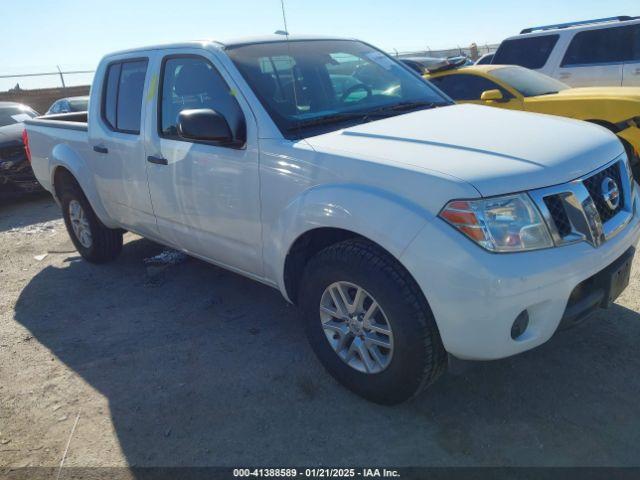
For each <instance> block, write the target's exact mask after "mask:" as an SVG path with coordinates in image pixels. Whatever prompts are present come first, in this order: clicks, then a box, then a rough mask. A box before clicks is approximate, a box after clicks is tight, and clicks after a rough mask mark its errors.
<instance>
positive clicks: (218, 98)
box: [147, 49, 262, 276]
mask: <svg viewBox="0 0 640 480" xmlns="http://www.w3.org/2000/svg"><path fill="white" fill-rule="evenodd" d="M155 72H157V74H158V78H159V81H158V95H157V101H154V103H153V106H152V107H151V108H150V109H149V110H148V111H149V112H150V114H151V115H152V117H153V120H152V121H148V122H147V127H148V135H147V155H148V163H147V165H148V169H149V189H150V192H151V198H152V201H153V206H154V212H155V214H156V217H157V222H158V229H159V231H160V234H161V236H162V238H163V239H165V240H166V241H168V242H171V243H172V244H174V245H175V246H178V247H180V248H182V249H185V250H187V251H189V252H191V253H193V254H195V255H196V256H200V257H203V258H206V259H207V260H210V261H212V262H214V263H219V264H222V265H224V266H226V267H229V268H232V269H236V270H239V271H241V272H243V273H247V274H250V275H254V276H260V275H261V274H262V237H261V235H262V226H261V221H260V197H259V195H260V183H259V174H258V138H257V137H258V135H257V126H256V123H255V120H254V117H253V114H252V112H251V109H250V108H249V105H248V103H247V102H246V101H245V100H244V98H243V97H242V96H241V95H240V94H239V93H238V89H237V87H236V85H235V83H234V82H233V80H232V79H231V77H230V76H229V74H228V72H227V71H226V70H225V68H224V67H223V66H222V64H221V63H220V61H219V60H218V59H217V58H216V57H215V56H214V55H213V54H212V53H211V52H209V51H208V50H202V49H184V50H174V51H173V52H172V53H171V54H170V55H166V56H164V58H162V59H161V61H158V65H157V66H156V68H155ZM187 109H213V110H215V111H217V112H218V113H220V114H222V115H223V116H224V117H225V118H226V119H227V121H228V123H229V125H230V127H231V129H232V130H233V131H234V132H239V136H241V137H244V138H246V140H245V142H244V144H243V145H240V146H220V145H214V144H209V143H205V142H197V141H192V140H187V139H185V138H182V137H180V135H179V134H178V115H179V114H180V112H181V111H182V110H187ZM150 120H151V119H150Z"/></svg>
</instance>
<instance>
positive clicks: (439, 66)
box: [399, 56, 473, 75]
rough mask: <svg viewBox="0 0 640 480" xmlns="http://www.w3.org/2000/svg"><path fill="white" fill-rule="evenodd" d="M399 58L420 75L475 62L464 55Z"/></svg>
mask: <svg viewBox="0 0 640 480" xmlns="http://www.w3.org/2000/svg"><path fill="white" fill-rule="evenodd" d="M399 60H400V61H401V62H402V63H404V64H405V65H406V66H408V67H409V68H411V69H413V70H415V71H416V72H417V73H419V74H420V75H425V74H427V73H435V72H440V71H442V70H449V69H452V68H458V67H463V66H466V65H472V64H473V62H471V61H470V60H469V59H468V58H467V57H464V56H458V57H448V58H437V57H403V58H399Z"/></svg>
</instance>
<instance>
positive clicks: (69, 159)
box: [50, 143, 119, 228]
mask: <svg viewBox="0 0 640 480" xmlns="http://www.w3.org/2000/svg"><path fill="white" fill-rule="evenodd" d="M50 165H51V170H50V178H51V185H54V186H55V183H54V180H55V175H56V172H57V170H58V169H59V168H65V169H66V170H68V171H69V172H71V174H72V175H73V176H74V178H75V179H76V181H77V182H78V184H79V185H80V188H81V189H82V192H83V193H84V195H85V196H86V197H87V200H89V203H90V204H91V207H92V208H93V210H94V212H95V213H96V215H97V216H98V218H99V219H100V221H101V222H102V223H103V224H104V225H105V226H107V227H109V228H119V225H118V224H117V223H115V222H114V221H113V220H111V218H110V217H109V215H108V214H107V212H106V210H105V208H104V205H103V203H102V199H101V198H100V197H99V195H98V190H97V189H96V185H95V182H94V178H93V175H92V173H91V171H90V169H89V166H88V165H87V162H86V160H85V159H84V158H82V156H81V155H80V154H79V153H78V152H76V151H75V150H74V149H72V148H70V147H69V146H68V145H67V144H64V143H59V144H57V145H56V146H54V147H53V149H52V151H51V162H50ZM52 190H53V192H52V193H53V195H54V198H55V199H56V201H57V202H58V203H60V199H59V198H57V195H56V193H55V188H54V189H52Z"/></svg>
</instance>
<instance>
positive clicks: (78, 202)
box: [60, 182, 122, 263]
mask: <svg viewBox="0 0 640 480" xmlns="http://www.w3.org/2000/svg"><path fill="white" fill-rule="evenodd" d="M60 203H61V205H62V216H63V218H64V223H65V225H66V227H67V232H69V237H71V241H72V242H73V244H74V246H75V247H76V250H78V253H80V255H82V257H83V258H84V259H85V260H87V261H88V262H91V263H106V262H109V261H111V260H114V259H115V258H116V257H117V256H118V255H119V254H120V252H121V251H122V230H119V229H111V228H107V227H106V226H104V224H103V223H102V222H101V221H100V220H99V219H98V217H97V216H96V214H95V212H94V211H93V208H91V205H90V204H89V201H88V200H87V198H86V197H85V195H84V193H83V192H82V190H81V189H80V186H79V185H78V184H77V183H75V182H74V183H68V184H67V185H65V186H64V187H63V190H62V192H61V195H60ZM78 206H79V207H80V208H81V212H82V215H83V219H84V222H82V223H83V225H84V226H85V227H84V230H85V231H87V230H88V232H89V233H90V239H89V240H90V241H87V240H88V238H89V237H87V236H86V235H85V236H83V235H80V236H79V234H78V233H76V230H74V226H73V223H74V220H72V215H73V214H72V212H71V210H72V209H73V210H74V212H76V216H75V221H76V222H77V212H78V211H79V210H78ZM80 237H82V238H80Z"/></svg>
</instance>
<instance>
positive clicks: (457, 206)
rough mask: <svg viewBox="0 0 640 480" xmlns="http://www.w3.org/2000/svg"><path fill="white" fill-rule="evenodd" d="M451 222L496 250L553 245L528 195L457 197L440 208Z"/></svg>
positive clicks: (503, 250)
mask: <svg viewBox="0 0 640 480" xmlns="http://www.w3.org/2000/svg"><path fill="white" fill-rule="evenodd" d="M439 216H440V218H442V219H443V220H445V221H446V222H447V223H449V224H450V225H451V226H452V227H454V228H455V229H456V230H458V231H460V232H461V233H463V234H464V235H466V236H467V237H469V238H470V239H471V240H473V241H474V242H476V243H477V244H478V245H480V246H481V247H483V248H486V249H487V250H489V251H492V252H521V251H525V250H537V249H540V248H549V247H553V241H552V240H551V234H550V233H549V230H548V229H547V226H546V224H545V223H544V220H543V219H542V216H541V215H540V212H539V211H538V209H537V208H536V206H535V205H534V204H533V202H532V201H531V199H530V198H529V196H528V195H526V194H524V193H521V194H516V195H506V196H504V197H494V198H486V199H479V200H454V201H451V202H449V203H448V204H447V205H446V206H445V207H444V208H443V209H442V211H441V212H440V214H439Z"/></svg>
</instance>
